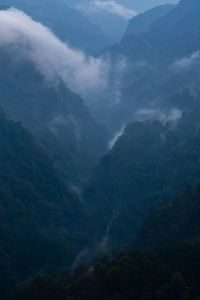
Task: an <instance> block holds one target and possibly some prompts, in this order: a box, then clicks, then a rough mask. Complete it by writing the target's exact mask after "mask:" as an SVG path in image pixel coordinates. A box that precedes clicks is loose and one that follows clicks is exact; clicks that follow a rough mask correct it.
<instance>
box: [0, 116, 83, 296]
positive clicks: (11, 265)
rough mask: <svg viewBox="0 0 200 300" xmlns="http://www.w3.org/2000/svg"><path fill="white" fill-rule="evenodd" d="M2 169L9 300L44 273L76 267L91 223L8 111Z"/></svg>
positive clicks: (0, 126)
mask: <svg viewBox="0 0 200 300" xmlns="http://www.w3.org/2000/svg"><path fill="white" fill-rule="evenodd" d="M0 165H1V170H0V219H1V222H0V266H1V271H0V294H1V299H4V298H2V297H4V296H5V297H6V295H10V292H11V291H12V288H13V285H14V284H15V283H16V282H18V281H21V280H27V279H28V278H31V277H32V276H34V275H35V274H36V273H38V272H40V271H42V272H52V271H58V270H61V269H62V268H63V267H70V266H71V264H72V262H73V260H74V259H75V257H76V255H77V254H78V252H79V250H81V248H82V247H83V246H84V244H85V243H86V241H87V221H86V219H85V217H84V215H83V211H82V207H81V205H80V202H79V199H78V197H77V196H76V195H75V194H74V193H73V192H72V191H70V189H69V188H68V186H67V185H66V184H64V183H63V181H62V180H61V178H60V176H59V175H58V173H57V171H56V170H55V168H54V166H53V163H52V162H51V161H50V160H49V158H48V156H47V154H46V153H45V152H44V150H43V149H42V148H41V147H40V146H38V145H37V144H36V143H35V141H34V139H33V137H32V135H31V134H30V132H28V131H27V130H25V129H23V128H22V126H21V124H20V123H16V122H14V121H12V120H11V119H10V118H8V117H7V116H6V115H5V114H4V113H3V112H2V110H1V112H0ZM6 299H7V298H6ZM8 299H10V298H9V297H8Z"/></svg>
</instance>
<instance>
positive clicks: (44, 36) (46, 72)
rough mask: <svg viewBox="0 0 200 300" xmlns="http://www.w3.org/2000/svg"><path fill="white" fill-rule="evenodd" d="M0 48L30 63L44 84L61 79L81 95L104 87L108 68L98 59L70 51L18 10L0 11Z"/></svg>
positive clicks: (46, 30)
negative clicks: (43, 80)
mask: <svg viewBox="0 0 200 300" xmlns="http://www.w3.org/2000/svg"><path fill="white" fill-rule="evenodd" d="M0 47H3V49H9V50H10V49H12V50H14V53H15V55H16V53H17V54H18V55H20V56H21V57H23V58H26V59H27V60H28V61H30V62H32V63H33V64H34V66H35V68H36V69H37V70H38V71H39V72H40V73H41V74H42V75H43V76H44V78H45V79H46V80H47V81H48V82H50V83H53V82H55V81H57V80H62V81H63V82H64V83H65V84H66V85H67V86H69V88H71V89H72V90H74V91H76V92H78V93H79V94H81V95H83V96H84V95H86V94H87V93H90V92H92V91H93V90H97V89H103V88H104V87H105V86H106V83H107V78H106V74H107V68H108V67H107V65H106V64H105V63H104V62H103V61H102V60H101V59H98V58H94V57H87V56H86V55H84V53H83V52H81V51H78V50H74V49H72V48H70V47H69V46H68V45H67V44H66V43H63V42H61V41H60V40H59V39H58V38H57V37H56V36H55V35H54V34H53V33H52V32H51V31H50V30H49V29H48V28H47V27H45V26H43V25H42V24H40V23H38V22H35V21H34V20H32V19H31V18H30V17H28V16H27V15H26V14H25V13H23V12H21V11H19V10H16V9H13V8H11V9H9V10H7V11H0Z"/></svg>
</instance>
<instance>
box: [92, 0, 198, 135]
mask: <svg viewBox="0 0 200 300" xmlns="http://www.w3.org/2000/svg"><path fill="white" fill-rule="evenodd" d="M153 11H154V10H153ZM199 13H200V7H199V2H198V1H181V2H180V3H179V4H178V5H177V6H176V7H175V8H173V9H172V10H171V11H170V12H169V13H168V14H167V15H165V16H163V17H159V18H158V19H156V20H154V21H153V22H152V23H151V24H149V23H148V22H149V16H148V14H149V13H144V14H142V15H138V17H136V18H135V19H133V21H132V22H133V23H132V22H131V23H130V26H131V24H133V25H134V24H135V22H136V20H143V21H141V24H145V23H146V22H147V24H149V25H148V26H149V27H148V28H149V29H148V30H146V29H145V31H141V32H140V33H137V34H136V33H132V34H128V35H125V36H124V38H123V39H122V40H121V42H120V43H119V44H117V45H114V46H113V47H111V48H110V49H109V50H108V51H107V52H105V53H104V55H105V57H106V56H107V55H109V56H110V57H111V58H112V64H113V65H114V66H113V71H112V75H111V80H110V81H111V83H112V80H113V79H112V78H113V77H114V76H115V72H116V69H117V66H118V65H119V64H120V62H123V64H124V68H123V72H121V75H119V74H118V77H117V78H120V80H118V81H117V82H116V84H113V85H112V84H110V89H109V90H108V92H107V93H105V94H104V95H102V96H101V98H100V99H99V105H97V107H94V108H93V109H94V111H95V114H96V116H97V117H98V118H99V119H102V120H104V122H105V123H107V124H109V127H111V128H113V131H118V130H119V129H120V128H121V127H124V126H125V125H126V124H127V123H128V122H131V121H133V120H134V119H137V116H135V113H136V112H137V111H138V110H140V109H157V108H159V109H160V108H161V109H172V108H178V109H180V110H187V109H190V108H191V107H193V108H194V107H195V105H196V103H197V101H198V97H199V89H198V81H199V71H200V68H199V49H200V43H199V36H200V21H199ZM140 18H142V19H140ZM135 26H136V25H135ZM129 28H130V27H129ZM141 28H143V27H141ZM132 30H133V31H134V30H135V31H136V32H137V30H138V29H137V26H136V27H135V29H134V28H133V27H132ZM140 30H142V29H140ZM114 78H115V77H114ZM180 95H181V97H180ZM181 98H183V99H184V100H183V101H181V100H180V99H181ZM108 99H109V101H108ZM115 103H117V105H115ZM102 112H106V114H105V113H102Z"/></svg>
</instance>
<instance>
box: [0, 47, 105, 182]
mask: <svg viewBox="0 0 200 300" xmlns="http://www.w3.org/2000/svg"><path fill="white" fill-rule="evenodd" d="M11 48H12V47H11ZM13 49H14V47H13V48H12V49H11V50H10V52H9V51H3V50H2V51H1V53H0V67H1V70H5V71H4V72H1V73H0V90H1V96H0V104H1V105H2V106H3V108H4V109H5V111H6V112H7V113H9V115H11V116H12V118H13V119H14V120H16V121H20V122H22V124H23V126H24V127H25V128H28V129H29V130H31V131H32V132H33V134H34V136H35V137H36V139H37V141H38V142H39V143H40V144H42V145H43V146H44V148H45V149H46V151H47V152H48V154H49V156H50V157H51V159H52V160H53V161H54V164H55V166H57V167H58V168H59V170H60V172H61V174H62V175H63V178H67V181H68V182H72V183H73V184H74V185H79V184H80V182H82V181H84V180H86V178H87V176H88V174H89V172H90V170H91V169H92V168H93V167H94V165H95V164H96V162H97V161H98V158H99V156H100V154H101V153H102V152H103V151H104V150H105V147H106V144H107V139H108V135H107V131H106V130H105V128H104V127H103V126H102V125H101V124H99V123H97V122H96V121H95V120H94V119H93V118H92V116H91V114H90V112H89V109H88V108H87V106H85V104H84V101H83V100H82V98H80V97H79V96H77V95H76V94H74V93H73V92H71V91H70V90H69V89H68V88H67V87H66V85H64V84H63V83H62V82H60V83H59V84H57V85H56V86H55V85H52V84H48V83H47V82H46V81H45V79H44V77H43V76H42V75H40V73H39V72H38V71H37V70H36V69H35V67H34V65H33V64H32V63H29V62H28V61H27V60H26V59H25V58H24V57H22V58H20V57H19V56H18V55H17V53H16V52H13Z"/></svg>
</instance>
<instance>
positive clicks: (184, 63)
mask: <svg viewBox="0 0 200 300" xmlns="http://www.w3.org/2000/svg"><path fill="white" fill-rule="evenodd" d="M197 62H198V63H200V51H196V52H194V53H192V54H191V55H190V56H188V57H183V58H181V59H178V60H176V61H175V63H174V65H173V68H174V69H175V70H176V71H182V70H188V69H190V68H191V67H194V66H195V65H196V63H197Z"/></svg>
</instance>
